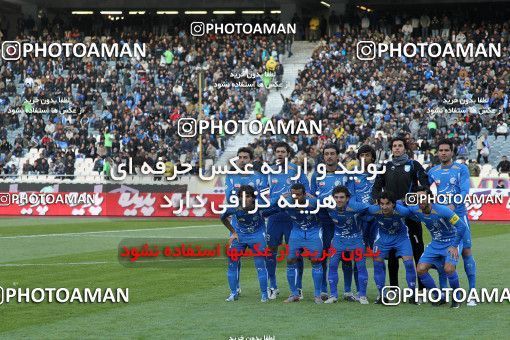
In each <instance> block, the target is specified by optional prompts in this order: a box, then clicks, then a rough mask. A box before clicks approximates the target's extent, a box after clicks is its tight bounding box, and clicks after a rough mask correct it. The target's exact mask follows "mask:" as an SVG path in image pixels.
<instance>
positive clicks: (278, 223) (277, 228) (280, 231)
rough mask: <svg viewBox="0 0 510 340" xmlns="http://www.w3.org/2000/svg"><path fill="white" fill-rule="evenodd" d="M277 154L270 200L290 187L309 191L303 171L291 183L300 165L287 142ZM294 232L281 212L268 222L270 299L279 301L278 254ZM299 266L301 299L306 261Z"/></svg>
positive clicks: (278, 146)
mask: <svg viewBox="0 0 510 340" xmlns="http://www.w3.org/2000/svg"><path fill="white" fill-rule="evenodd" d="M274 149H275V155H276V162H277V164H275V165H273V166H272V169H273V170H280V171H281V172H280V173H278V174H272V173H270V174H269V175H268V176H267V183H268V185H269V199H270V201H271V202H273V201H275V200H278V198H280V196H281V195H283V194H286V193H289V192H290V187H291V186H292V185H293V184H296V183H300V184H302V185H303V186H304V188H305V192H309V191H310V186H309V184H308V178H307V177H306V174H305V173H303V172H301V175H300V176H299V178H297V179H294V180H292V179H291V178H292V177H296V176H297V173H298V171H301V169H298V165H296V164H294V163H291V162H290V157H291V150H292V149H291V148H290V146H289V145H288V144H287V143H285V142H278V143H276V145H275V147H274ZM285 160H287V162H288V169H287V170H288V172H287V173H285V171H284V163H285ZM291 230H292V220H291V219H289V217H288V215H287V214H286V213H284V212H279V213H277V214H274V215H272V216H270V217H269V218H268V220H267V243H268V246H269V247H270V249H271V254H272V256H270V257H268V258H267V259H266V265H267V271H268V275H269V287H270V288H269V299H271V300H274V299H276V297H277V295H278V294H279V292H280V291H279V290H278V285H277V282H276V257H277V252H278V246H280V245H281V244H282V241H283V238H285V243H287V244H288V243H289V237H290V232H291ZM296 267H297V281H296V286H297V289H298V292H299V294H298V295H299V296H300V297H301V298H302V283H301V282H302V278H303V259H301V258H299V259H298V260H297V263H296Z"/></svg>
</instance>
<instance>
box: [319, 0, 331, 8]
mask: <svg viewBox="0 0 510 340" xmlns="http://www.w3.org/2000/svg"><path fill="white" fill-rule="evenodd" d="M321 4H323V5H324V6H326V7H328V8H329V7H331V4H329V3H327V2H326V1H321Z"/></svg>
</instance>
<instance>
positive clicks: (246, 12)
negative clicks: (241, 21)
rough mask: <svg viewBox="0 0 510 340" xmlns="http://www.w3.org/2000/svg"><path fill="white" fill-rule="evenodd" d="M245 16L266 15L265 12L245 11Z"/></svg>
mask: <svg viewBox="0 0 510 340" xmlns="http://www.w3.org/2000/svg"><path fill="white" fill-rule="evenodd" d="M243 14H264V11H243Z"/></svg>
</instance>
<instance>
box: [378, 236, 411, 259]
mask: <svg viewBox="0 0 510 340" xmlns="http://www.w3.org/2000/svg"><path fill="white" fill-rule="evenodd" d="M392 249H395V250H396V253H395V256H396V257H400V256H411V257H412V256H413V247H412V246H411V240H409V236H408V235H407V233H406V234H398V235H395V236H391V237H388V236H386V235H385V236H383V237H381V236H380V234H379V233H378V234H377V236H376V238H375V241H374V252H377V251H380V252H381V253H380V254H379V256H378V257H380V258H383V259H387V258H388V255H389V253H390V251H391V250H392Z"/></svg>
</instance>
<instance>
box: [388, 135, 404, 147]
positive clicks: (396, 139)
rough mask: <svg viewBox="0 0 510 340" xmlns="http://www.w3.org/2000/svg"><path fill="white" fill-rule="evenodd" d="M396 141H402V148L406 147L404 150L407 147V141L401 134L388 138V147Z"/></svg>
mask: <svg viewBox="0 0 510 340" xmlns="http://www.w3.org/2000/svg"><path fill="white" fill-rule="evenodd" d="M398 141H400V142H402V143H404V149H406V150H407V149H408V148H407V142H406V140H405V138H404V137H402V136H397V137H393V138H392V139H390V149H392V148H393V143H395V142H398Z"/></svg>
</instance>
